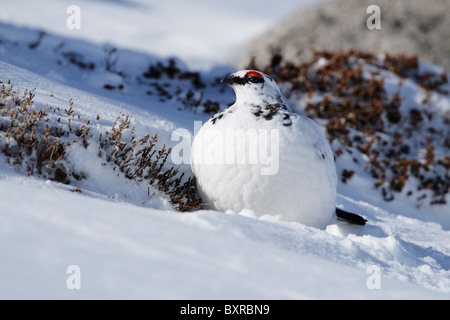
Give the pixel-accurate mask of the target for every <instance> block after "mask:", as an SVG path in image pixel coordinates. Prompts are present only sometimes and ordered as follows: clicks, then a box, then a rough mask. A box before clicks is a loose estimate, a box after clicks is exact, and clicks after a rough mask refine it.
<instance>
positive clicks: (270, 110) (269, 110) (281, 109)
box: [252, 103, 292, 127]
mask: <svg viewBox="0 0 450 320" xmlns="http://www.w3.org/2000/svg"><path fill="white" fill-rule="evenodd" d="M286 111H288V108H287V107H286V105H284V104H281V103H273V104H266V105H265V106H264V107H262V106H260V105H252V114H253V115H254V116H256V117H257V118H260V117H262V118H264V119H265V120H272V119H273V117H274V116H275V115H277V114H280V115H281V116H282V121H283V126H285V127H288V126H290V125H292V120H291V116H290V115H289V113H288V112H286Z"/></svg>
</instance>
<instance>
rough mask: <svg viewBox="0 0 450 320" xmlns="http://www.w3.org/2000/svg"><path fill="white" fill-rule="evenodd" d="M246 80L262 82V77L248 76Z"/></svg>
mask: <svg viewBox="0 0 450 320" xmlns="http://www.w3.org/2000/svg"><path fill="white" fill-rule="evenodd" d="M248 81H249V82H252V83H260V82H263V81H264V79H263V78H260V77H249V78H248Z"/></svg>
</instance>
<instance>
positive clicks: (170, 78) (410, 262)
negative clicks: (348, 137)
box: [0, 1, 450, 299]
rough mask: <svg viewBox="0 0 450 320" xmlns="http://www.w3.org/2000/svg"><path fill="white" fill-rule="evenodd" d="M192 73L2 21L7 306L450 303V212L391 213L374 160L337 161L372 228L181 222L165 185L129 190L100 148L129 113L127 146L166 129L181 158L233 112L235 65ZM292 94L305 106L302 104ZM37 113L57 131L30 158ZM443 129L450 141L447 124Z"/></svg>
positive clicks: (1, 182) (395, 208)
mask: <svg viewBox="0 0 450 320" xmlns="http://www.w3.org/2000/svg"><path fill="white" fill-rule="evenodd" d="M119 3H122V2H120V1H119V2H117V4H115V5H114V6H113V7H115V6H116V5H119ZM133 3H135V2H133ZM109 8H111V7H109ZM115 12H116V13H117V11H115ZM90 40H93V39H90ZM161 54H165V53H161ZM320 63H325V62H324V61H323V60H321V62H320ZM213 65H214V64H213ZM191 67H192V64H191V65H190V67H187V66H186V65H185V63H184V62H183V61H182V60H180V59H178V58H174V59H169V58H159V57H157V56H155V55H151V54H148V53H142V52H138V51H136V50H135V48H133V49H131V48H130V47H126V48H124V47H116V46H112V45H99V44H96V43H91V42H88V41H84V40H79V39H78V40H75V39H71V38H68V37H67V36H66V35H54V34H52V33H49V32H48V31H39V30H36V29H33V28H26V27H16V26H14V25H12V24H9V23H0V81H1V82H2V83H0V86H2V87H3V89H2V96H0V103H1V104H0V149H1V150H2V152H1V153H0V208H1V209H0V256H1V261H0V298H2V299H12V298H64V299H79V298H89V299H92V298H112V299H114V298H125V299H129V298H144V299H145V298H150V299H304V298H317V299H333V298H337V299H382V298H386V299H399V298H405V299H448V298H450V245H449V243H450V231H449V228H450V210H449V205H448V202H447V204H438V205H430V204H422V205H421V206H420V207H418V206H417V204H416V203H415V202H412V201H410V198H409V197H408V196H407V195H406V194H402V195H400V196H397V194H396V197H395V199H394V200H393V201H389V202H387V201H384V200H383V196H382V195H380V191H379V190H378V189H376V188H374V187H373V180H372V178H371V175H370V174H369V173H368V171H367V170H365V167H364V166H363V165H362V163H364V161H367V159H366V158H365V157H364V155H363V154H362V153H361V154H355V155H353V156H350V155H349V154H350V152H348V149H349V148H347V147H346V149H345V150H344V151H345V153H344V154H343V155H342V156H340V157H337V164H338V168H339V170H340V172H338V173H339V174H341V170H343V169H344V168H345V169H352V170H354V174H353V175H352V177H351V179H349V182H348V183H343V182H341V183H340V184H339V187H338V193H339V196H338V205H339V206H341V207H343V208H345V209H347V210H349V211H353V212H356V213H358V214H361V215H363V216H364V217H365V218H367V219H368V220H369V222H368V224H367V225H366V226H364V227H356V226H349V225H345V224H340V225H330V226H328V227H327V229H326V230H318V229H315V228H310V227H306V226H303V225H300V224H297V223H288V222H284V221H281V220H280V219H279V218H278V217H277V216H263V217H261V218H256V217H255V216H254V215H253V213H251V212H238V213H235V212H227V213H220V212H214V211H206V210H193V211H189V212H180V211H178V210H176V207H177V205H176V204H174V199H173V197H170V196H168V195H167V194H165V192H163V191H161V190H160V189H158V188H156V184H151V183H149V181H148V180H145V179H130V178H129V177H128V176H129V175H131V176H133V177H136V176H139V175H137V173H136V170H135V168H132V170H135V171H127V169H129V168H130V166H127V164H128V163H129V162H127V161H125V162H121V163H120V164H117V163H115V162H114V161H109V160H108V155H109V156H111V158H112V159H117V158H114V156H113V155H112V154H111V153H109V154H108V150H107V149H105V148H104V147H103V146H102V141H105V140H104V139H105V137H106V136H107V135H108V133H109V134H110V133H111V132H112V131H114V130H113V129H114V128H116V127H117V124H118V122H117V120H118V117H119V120H120V119H124V118H126V116H129V118H128V119H129V126H128V127H126V128H124V129H123V130H122V131H120V133H121V137H120V139H121V140H122V141H124V142H126V143H130V144H132V142H133V141H136V140H138V139H141V138H143V137H145V136H146V135H147V134H149V135H150V137H152V136H154V135H155V134H156V133H157V135H158V139H157V142H156V143H155V146H154V148H155V149H154V150H160V149H161V148H163V145H166V146H168V147H176V146H177V145H178V143H179V142H180V141H181V140H179V138H180V134H182V137H183V138H190V137H191V136H192V135H193V134H194V129H195V127H194V122H195V121H203V122H204V121H205V120H207V119H208V118H209V117H210V116H211V115H212V114H213V113H214V112H216V111H218V110H220V109H223V108H225V107H226V106H227V105H228V104H229V103H231V102H233V99H234V96H233V93H232V91H231V90H230V89H228V88H224V87H223V86H222V85H220V84H219V83H218V81H217V80H218V79H219V78H220V77H222V76H224V75H225V74H227V73H229V72H232V71H234V69H233V67H229V66H220V67H217V66H216V67H212V68H210V69H209V70H208V71H206V70H203V71H199V72H197V71H196V70H194V69H192V68H191ZM316 67H317V66H316ZM367 68H375V67H371V66H369V65H368V66H367ZM371 70H372V71H373V70H374V69H371ZM377 70H378V69H377ZM378 71H379V74H381V76H382V77H384V78H385V79H386V81H387V82H389V81H391V82H392V83H394V82H395V81H398V79H397V78H396V75H395V74H394V73H387V71H383V70H382V69H379V70H378ZM281 80H282V79H281ZM281 80H280V81H281ZM8 82H9V83H8ZM395 84H396V82H395ZM11 85H13V86H12V87H11ZM286 85H287V84H286ZM393 86H394V85H392V87H393ZM392 87H391V88H392ZM405 87H406V89H403V91H402V92H401V94H402V95H403V96H406V101H407V102H408V101H410V102H411V101H413V102H414V101H415V100H414V99H415V97H416V96H420V95H422V94H423V92H422V91H421V90H422V89H421V88H420V86H418V85H416V84H415V83H412V82H408V84H407V86H405ZM33 89H34V90H33ZM288 91H289V88H287V87H286V92H288ZM394 93H395V92H394V90H393V91H392V92H388V94H389V97H391V96H392V95H393V94H394ZM13 97H16V98H15V99H14V98H13ZM289 98H290V99H291V101H293V102H295V101H297V102H298V108H299V110H305V109H304V107H305V104H306V102H305V101H304V100H301V99H300V100H298V99H297V98H296V96H295V94H292V96H290V97H289ZM310 98H311V99H312V100H309V102H310V103H313V102H314V101H315V100H314V99H315V98H317V96H314V95H313V96H311V97H310ZM430 99H431V101H435V102H436V103H435V104H434V105H438V106H440V107H442V108H443V110H444V111H445V106H448V105H450V98H449V96H448V94H445V93H442V94H436V95H433V96H432V97H431V98H430ZM411 103H412V102H411ZM24 104H26V106H25V107H26V108H25V107H23V108H24V109H20V108H21V107H22V106H23V105H24ZM15 108H16V109H15ZM25 109H26V110H28V111H27V112H29V113H27V114H28V115H30V117H31V116H32V117H34V118H32V119H37V120H36V123H35V124H33V128H36V131H37V130H41V132H43V134H44V135H45V132H48V134H47V136H46V137H47V139H46V142H49V146H50V147H51V148H50V147H49V148H48V149H47V150H48V152H43V151H42V150H43V149H42V148H41V149H39V148H38V146H37V145H38V144H37V143H35V140H33V139H29V140H27V141H31V142H29V143H30V144H29V145H30V146H31V145H32V147H30V148H31V149H30V150H31V151H30V152H28V153H27V150H26V149H24V150H18V149H20V146H22V145H24V144H22V142H23V141H22V140H21V138H20V135H16V136H14V135H13V133H12V131H11V130H9V131H8V129H11V128H10V127H8V126H13V125H14V124H15V126H16V127H21V126H22V127H21V130H24V131H23V132H26V131H25V129H26V126H27V125H21V124H20V123H23V124H25V123H30V122H27V121H28V120H29V119H28V118H22V119H21V115H22V114H23V110H25ZM14 110H22V113H20V112H17V113H16V112H15V111H14ZM43 110H45V112H43ZM444 111H443V114H444ZM33 112H34V113H33ZM39 112H41V113H39ZM446 112H447V111H446ZM38 114H39V116H38ZM120 115H123V117H122V118H120ZM27 119H28V120H27ZM20 121H22V122H20ZM119 122H120V121H119ZM439 125H440V126H441V127H442V128H444V129H445V130H448V125H449V124H448V122H445V121H443V120H442V122H439ZM47 129H48V131H46V130H47ZM356 129H357V128H356ZM356 129H355V130H356ZM107 132H108V133H107ZM417 132H420V131H417ZM174 133H175V134H174ZM28 134H29V135H30V136H31V137H33V134H36V133H35V131H33V133H27V135H25V134H24V137H25V136H26V137H28ZM352 134H353V133H352ZM133 136H135V137H136V138H135V140H133V139H134V138H133ZM26 137H25V138H26ZM36 141H37V140H36ZM339 143H341V145H338V144H339ZM339 146H343V144H342V141H340V140H335V141H334V142H333V148H334V149H335V150H337V149H339ZM415 147H417V149H420V148H419V146H415ZM124 149H126V147H124ZM356 149H357V148H356V147H355V150H356ZM47 150H44V151H47ZM174 150H176V149H174ZM419 151H420V150H419ZM138 152H139V149H136V152H135V153H134V154H132V155H133V156H134V157H136V155H137V153H138ZM355 152H356V151H355ZM435 152H436V157H438V156H444V155H445V154H447V155H448V149H445V148H440V149H439V148H437V147H436V148H435ZM442 153H443V154H442ZM42 154H44V155H46V157H45V158H42V157H41V156H40V155H42ZM116 155H117V154H116ZM127 155H129V154H127ZM177 155H178V156H179V157H180V156H181V155H180V154H176V153H175V152H174V153H173V154H172V156H169V157H168V158H167V161H166V162H165V164H164V167H165V168H170V167H172V166H174V167H175V168H178V166H179V173H178V174H177V175H176V176H175V177H181V174H183V173H184V175H183V176H182V177H181V180H182V182H185V181H187V180H188V178H190V177H191V175H192V174H191V172H190V167H189V165H188V164H186V163H181V164H180V163H178V162H177V161H176V159H175V158H174V157H173V156H177ZM57 156H58V159H56V158H57ZM355 157H357V160H358V161H359V164H356V163H355V161H354V158H355ZM128 159H131V158H127V160H128ZM130 161H131V160H130ZM37 163H40V165H37ZM55 168H56V169H55ZM58 168H59V169H58ZM121 168H125V169H124V170H123V171H122V169H121ZM447 175H448V171H447ZM171 190H172V189H171ZM405 192H406V191H405ZM444 199H446V200H447V201H448V200H449V199H448V195H446V196H445V197H444Z"/></svg>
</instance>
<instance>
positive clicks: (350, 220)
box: [336, 208, 367, 226]
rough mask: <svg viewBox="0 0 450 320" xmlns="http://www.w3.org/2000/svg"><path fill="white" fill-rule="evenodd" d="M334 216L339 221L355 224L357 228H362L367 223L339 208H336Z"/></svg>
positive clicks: (361, 218)
mask: <svg viewBox="0 0 450 320" xmlns="http://www.w3.org/2000/svg"><path fill="white" fill-rule="evenodd" d="M336 215H337V217H338V219H339V220H343V221H346V222H348V223H351V224H357V225H359V226H363V225H365V224H366V222H367V220H366V219H364V218H363V217H361V216H359V215H357V214H354V213H350V212H347V211H344V210H341V209H339V208H336Z"/></svg>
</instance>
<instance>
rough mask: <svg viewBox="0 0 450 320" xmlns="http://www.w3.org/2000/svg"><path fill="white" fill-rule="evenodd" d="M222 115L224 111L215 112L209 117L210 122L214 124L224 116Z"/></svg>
mask: <svg viewBox="0 0 450 320" xmlns="http://www.w3.org/2000/svg"><path fill="white" fill-rule="evenodd" d="M224 115H225V112H224V111H222V112H219V113H217V114H215V115H214V116H213V117H212V118H211V122H212V124H216V121H217V120H220V119H222V118H223V117H224Z"/></svg>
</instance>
